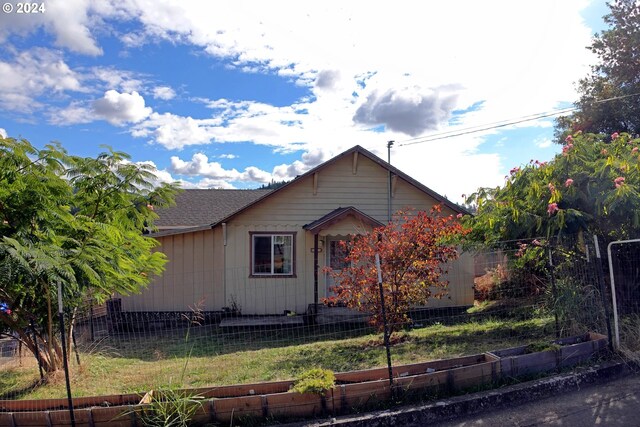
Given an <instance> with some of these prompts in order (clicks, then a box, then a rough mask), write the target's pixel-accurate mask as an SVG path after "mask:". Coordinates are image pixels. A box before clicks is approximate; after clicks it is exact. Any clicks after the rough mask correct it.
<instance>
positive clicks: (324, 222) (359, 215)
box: [302, 206, 384, 234]
mask: <svg viewBox="0 0 640 427" xmlns="http://www.w3.org/2000/svg"><path fill="white" fill-rule="evenodd" d="M348 216H353V217H354V218H356V219H357V220H359V221H361V222H363V223H365V224H367V225H370V226H371V227H373V228H375V227H381V226H384V224H383V223H381V222H380V221H378V220H377V219H375V218H372V217H370V216H369V215H367V214H365V213H363V212H362V211H359V210H358V209H356V208H354V207H353V206H349V207H346V208H337V209H334V210H332V211H331V212H329V213H328V214H326V215H324V216H323V217H322V218H319V219H316V220H315V221H313V222H311V223H309V224H305V225H303V226H302V228H304V229H305V230H309V231H310V232H312V233H313V234H316V233H318V232H320V231H322V230H324V229H327V228H329V227H331V226H332V225H333V224H336V223H338V222H340V221H342V220H343V219H344V218H346V217H348Z"/></svg>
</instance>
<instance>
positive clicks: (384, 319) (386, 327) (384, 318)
mask: <svg viewBox="0 0 640 427" xmlns="http://www.w3.org/2000/svg"><path fill="white" fill-rule="evenodd" d="M376 269H377V271H378V288H379V290H380V305H381V307H382V324H383V326H384V331H383V337H384V346H385V348H386V349H387V369H388V370H389V386H390V387H391V395H392V396H393V395H394V387H393V368H392V366H391V344H390V343H389V324H388V322H387V311H386V309H385V307H384V288H383V287H382V268H381V267H380V255H379V254H378V253H376Z"/></svg>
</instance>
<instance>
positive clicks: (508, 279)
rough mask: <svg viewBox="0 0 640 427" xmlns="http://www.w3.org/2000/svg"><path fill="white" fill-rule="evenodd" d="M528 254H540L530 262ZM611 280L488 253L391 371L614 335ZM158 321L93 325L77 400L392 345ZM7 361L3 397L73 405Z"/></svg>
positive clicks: (76, 355)
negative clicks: (470, 292)
mask: <svg viewBox="0 0 640 427" xmlns="http://www.w3.org/2000/svg"><path fill="white" fill-rule="evenodd" d="M523 245H528V246H529V247H535V248H537V249H536V250H535V251H533V255H527V256H522V254H523V253H525V251H523V250H522V248H523ZM538 245H539V246H538ZM606 274H607V272H606V271H602V263H600V262H599V261H598V259H597V258H596V257H595V249H594V245H593V242H590V241H586V242H585V241H578V239H574V240H571V241H568V242H567V241H564V242H562V244H558V243H557V242H556V243H553V244H551V245H549V242H547V243H545V244H540V243H539V242H537V241H536V240H531V241H527V242H504V243H501V244H500V245H498V247H496V248H492V250H490V251H487V250H484V251H478V252H477V255H476V278H475V282H474V283H473V284H469V286H474V289H475V292H476V302H475V304H474V306H473V307H468V308H466V309H460V308H456V309H453V308H450V309H446V308H445V309H439V310H433V311H423V312H420V313H413V314H412V318H413V322H412V323H410V324H406V325H401V326H402V328H400V329H401V332H398V333H395V334H393V335H392V336H391V339H390V355H391V359H392V363H393V364H394V365H397V364H403V363H411V362H417V361H427V360H434V359H442V358H449V357H458V356H463V355H471V354H477V353H482V352H485V351H490V350H495V349H499V348H506V347H515V346H518V345H523V344H528V343H530V342H532V341H540V340H550V339H553V338H557V337H564V336H570V335H578V334H583V333H586V332H589V331H593V332H599V333H601V334H605V335H606V334H607V333H608V330H607V320H608V314H610V307H609V311H607V309H606V308H607V304H609V303H610V300H611V295H610V291H609V290H608V288H607V287H606V284H607V283H606V281H605V279H606ZM194 299H195V298H194ZM227 314H229V313H227ZM234 314H238V313H234ZM100 319H103V320H108V316H102V317H100ZM138 321H139V322H144V321H143V320H142V318H138ZM149 322H153V324H146V323H140V324H136V325H134V327H128V328H122V329H120V330H118V329H114V328H113V327H112V326H113V325H108V324H106V323H105V324H100V323H99V322H98V321H96V322H95V324H94V325H93V331H92V332H93V333H91V332H90V328H89V327H88V324H87V323H85V324H84V328H83V327H79V328H78V329H77V331H76V333H77V335H78V336H77V337H76V338H77V339H76V342H77V348H75V346H72V352H71V355H70V362H71V363H70V366H71V390H72V394H73V396H74V397H80V396H89V395H102V394H119V393H129V392H144V391H146V390H150V389H158V388H162V387H167V386H171V387H201V386H217V385H225V384H236V383H250V382H259V381H270V380H290V379H293V378H296V377H298V376H299V375H300V373H301V372H303V371H305V370H307V369H309V368H311V367H317V368H324V369H329V370H332V371H334V372H340V371H350V370H357V369H365V368H372V367H384V366H386V363H387V360H386V349H385V346H384V342H383V341H384V340H383V337H382V335H381V334H379V333H375V332H374V331H373V330H372V329H371V328H370V327H369V326H368V325H366V324H363V323H351V324H338V323H335V324H332V323H329V324H324V325H312V324H309V323H308V322H300V323H299V324H291V325H289V326H281V327H278V328H270V327H263V326H255V327H242V328H231V329H230V328H223V327H221V326H220V325H219V323H218V322H217V321H216V316H214V315H211V316H209V317H208V318H207V317H206V316H205V317H204V318H203V317H201V316H199V315H187V316H182V315H178V316H177V317H176V318H175V319H173V320H172V321H163V322H159V321H158V320H157V319H151V320H149ZM637 324H638V323H637V322H636V323H635V324H634V322H633V321H632V320H628V321H627V322H626V323H625V325H627V326H628V329H629V331H630V332H629V333H628V335H626V336H628V337H629V338H630V339H629V343H630V344H629V345H630V346H631V345H632V344H635V343H637V342H638V336H637V335H636V337H635V338H633V336H632V333H633V331H636V332H637V331H638V329H637V327H635V326H637ZM81 326H82V325H81ZM92 336H93V340H92V339H91V337H92ZM77 359H79V360H80V364H78V363H77V361H76V360H77ZM7 360H8V359H7V358H2V363H0V370H1V371H2V375H0V399H47V398H54V397H56V398H59V397H64V396H65V383H64V379H63V377H62V375H60V376H57V377H52V378H49V380H48V381H47V382H46V383H39V378H40V377H39V373H38V366H37V363H36V361H35V359H34V358H33V356H31V355H29V354H26V353H23V355H22V356H20V357H13V358H12V359H11V361H10V362H8V361H7ZM183 372H184V375H183V374H182V373H183ZM105 378H107V379H108V380H105Z"/></svg>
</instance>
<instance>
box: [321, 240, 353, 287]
mask: <svg viewBox="0 0 640 427" xmlns="http://www.w3.org/2000/svg"><path fill="white" fill-rule="evenodd" d="M344 240H347V239H346V238H340V237H332V236H327V245H326V247H327V264H326V265H327V266H328V267H329V268H330V269H331V270H333V271H340V270H342V269H343V268H345V267H347V266H348V265H349V263H348V261H346V260H345V258H346V256H347V251H346V249H345V248H344V247H343V246H342V245H341V244H340V242H341V241H344ZM325 282H326V284H327V289H326V295H327V297H331V296H335V293H334V292H332V291H331V288H332V287H333V286H335V282H334V280H333V277H331V275H330V274H326V280H325Z"/></svg>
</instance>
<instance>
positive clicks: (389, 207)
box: [387, 141, 395, 223]
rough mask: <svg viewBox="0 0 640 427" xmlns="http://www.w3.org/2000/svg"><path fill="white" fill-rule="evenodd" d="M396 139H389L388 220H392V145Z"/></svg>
mask: <svg viewBox="0 0 640 427" xmlns="http://www.w3.org/2000/svg"><path fill="white" fill-rule="evenodd" d="M394 142H395V141H387V163H389V169H388V171H389V174H388V175H389V188H388V189H387V193H388V194H387V222H388V223H390V222H391V147H392V146H393V143H394Z"/></svg>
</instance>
